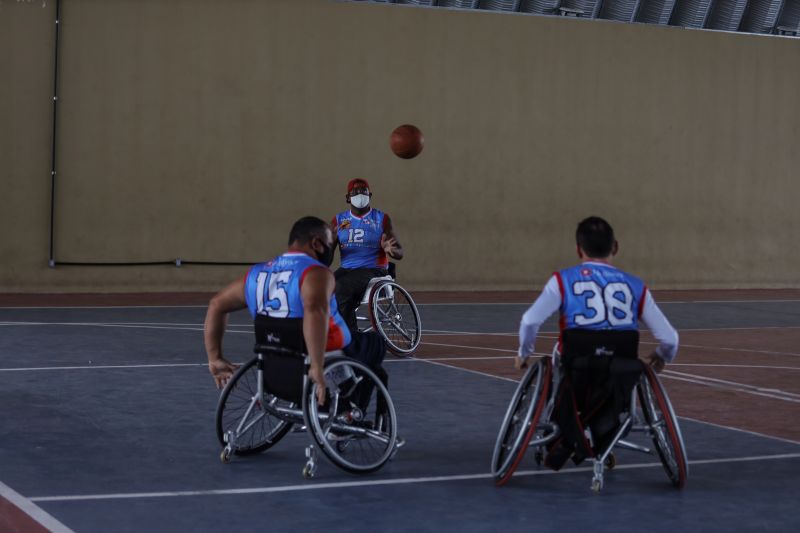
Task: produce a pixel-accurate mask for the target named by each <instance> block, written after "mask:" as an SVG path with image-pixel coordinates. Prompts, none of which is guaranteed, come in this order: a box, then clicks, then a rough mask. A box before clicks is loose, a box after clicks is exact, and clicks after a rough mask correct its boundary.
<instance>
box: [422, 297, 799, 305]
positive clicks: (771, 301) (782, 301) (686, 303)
mask: <svg viewBox="0 0 800 533" xmlns="http://www.w3.org/2000/svg"><path fill="white" fill-rule="evenodd" d="M656 296H658V295H656ZM537 297H538V294H537V295H534V296H532V298H531V300H530V301H529V302H522V303H520V302H454V303H424V304H421V303H417V307H422V306H445V305H452V306H465V305H470V306H478V307H480V306H482V305H526V306H528V307H530V306H531V304H533V302H534V300H536V298H537ZM798 302H800V300H677V301H665V300H658V305H667V304H668V305H691V304H761V303H765V304H770V303H798Z"/></svg>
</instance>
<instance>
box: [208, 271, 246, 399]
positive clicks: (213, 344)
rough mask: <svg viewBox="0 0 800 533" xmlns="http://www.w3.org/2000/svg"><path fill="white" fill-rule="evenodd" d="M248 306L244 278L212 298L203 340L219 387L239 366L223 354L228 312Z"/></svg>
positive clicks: (210, 366) (210, 370)
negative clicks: (223, 338) (223, 339)
mask: <svg viewBox="0 0 800 533" xmlns="http://www.w3.org/2000/svg"><path fill="white" fill-rule="evenodd" d="M245 307H247V302H246V300H245V298H244V278H242V279H239V280H236V281H234V282H233V283H231V284H229V285H228V286H227V287H225V288H224V289H222V290H221V291H219V292H218V293H217V294H215V295H214V297H213V298H211V301H210V302H209V303H208V310H207V311H206V320H205V324H204V325H203V342H204V343H205V347H206V355H207V356H208V370H209V372H211V376H212V377H213V378H214V383H215V384H216V386H217V388H218V389H221V388H222V387H224V386H225V384H226V383H227V382H228V380H229V379H230V378H231V376H233V373H234V372H235V371H236V369H237V368H238V365H234V364H233V363H231V362H230V361H228V360H226V359H225V357H224V356H223V355H222V337H223V335H224V334H225V326H226V325H227V323H228V313H231V312H233V311H238V310H239V309H244V308H245Z"/></svg>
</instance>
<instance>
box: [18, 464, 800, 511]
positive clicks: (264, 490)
mask: <svg viewBox="0 0 800 533" xmlns="http://www.w3.org/2000/svg"><path fill="white" fill-rule="evenodd" d="M798 458H800V453H783V454H775V455H756V456H747V457H730V458H718V459H700V460H697V461H689V465H690V466H693V465H694V466H696V465H705V464H725V463H745V462H753V461H775V460H781V459H798ZM660 466H661V463H634V464H623V465H617V466H616V467H614V469H615V470H634V469H641V468H655V467H660ZM591 471H592V468H591V467H580V468H569V469H567V470H562V471H560V472H555V471H553V470H523V471H520V472H516V473H514V476H520V477H522V476H551V475H565V474H575V473H585V472H591ZM493 477H494V476H492V475H491V474H460V475H450V476H426V477H407V478H395V479H372V480H363V481H339V482H330V483H305V484H303V485H283V486H280V487H250V488H241V489H216V490H187V491H163V492H127V493H115V494H114V493H112V494H82V495H81V494H79V495H66V496H36V497H33V498H31V501H35V502H55V501H61V502H63V501H86V500H119V499H137V498H174V497H180V496H184V497H185V496H222V495H240V494H269V493H273V494H274V493H285V492H299V491H311V490H326V489H343V488H353V487H378V486H386V485H410V484H420V483H442V482H446V481H472V480H476V479H492V478H493Z"/></svg>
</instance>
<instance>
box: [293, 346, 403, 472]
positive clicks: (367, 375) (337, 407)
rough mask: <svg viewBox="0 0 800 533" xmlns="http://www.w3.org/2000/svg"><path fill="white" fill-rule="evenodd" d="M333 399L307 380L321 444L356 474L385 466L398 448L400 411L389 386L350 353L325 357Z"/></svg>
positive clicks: (313, 426) (306, 405) (306, 411)
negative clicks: (320, 399) (322, 400)
mask: <svg viewBox="0 0 800 533" xmlns="http://www.w3.org/2000/svg"><path fill="white" fill-rule="evenodd" d="M325 379H326V384H327V389H328V391H327V396H328V400H327V402H326V404H325V405H324V406H320V405H319V404H318V403H317V401H316V390H317V387H316V385H315V384H314V383H313V382H311V380H306V384H305V390H304V391H303V416H304V417H305V422H306V426H307V427H308V429H309V433H310V434H311V435H312V437H313V439H314V441H315V443H316V444H317V446H318V447H319V448H320V449H321V450H322V452H323V453H324V454H325V455H326V456H327V457H328V459H329V460H330V461H331V463H333V464H334V465H335V466H337V467H339V468H341V469H342V470H345V471H347V472H350V473H352V474H366V473H369V472H374V471H375V470H378V469H379V468H381V467H382V466H383V465H384V464H385V463H386V462H387V461H388V460H389V459H390V458H391V457H392V454H393V452H394V451H395V444H396V443H397V415H396V413H395V410H394V404H393V403H392V399H391V398H390V397H389V391H388V390H387V388H386V386H385V385H384V384H383V382H382V381H381V380H380V379H379V378H378V376H377V375H376V374H375V373H374V372H373V371H372V370H370V369H369V368H367V367H366V366H365V365H363V364H362V363H360V362H358V361H355V360H353V359H349V358H347V357H331V358H329V359H326V362H325Z"/></svg>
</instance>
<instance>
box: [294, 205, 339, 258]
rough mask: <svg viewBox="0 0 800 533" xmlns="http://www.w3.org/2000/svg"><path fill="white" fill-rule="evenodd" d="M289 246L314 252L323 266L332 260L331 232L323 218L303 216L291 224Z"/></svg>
mask: <svg viewBox="0 0 800 533" xmlns="http://www.w3.org/2000/svg"><path fill="white" fill-rule="evenodd" d="M289 246H290V247H292V248H296V249H301V250H305V251H310V252H314V254H315V255H316V256H317V260H318V261H319V262H320V263H322V264H324V265H325V266H330V265H331V263H332V262H333V253H334V248H333V234H332V233H331V228H330V226H328V224H327V223H325V221H324V220H322V219H320V218H317V217H303V218H301V219H300V220H298V221H297V222H295V223H294V225H293V226H292V230H291V231H290V232H289Z"/></svg>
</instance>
